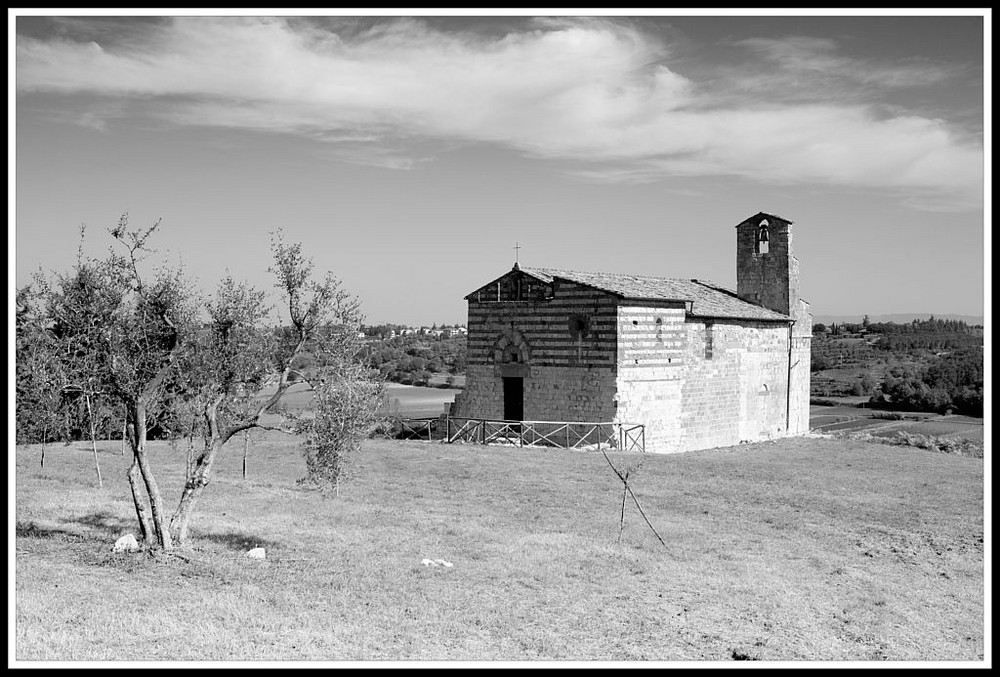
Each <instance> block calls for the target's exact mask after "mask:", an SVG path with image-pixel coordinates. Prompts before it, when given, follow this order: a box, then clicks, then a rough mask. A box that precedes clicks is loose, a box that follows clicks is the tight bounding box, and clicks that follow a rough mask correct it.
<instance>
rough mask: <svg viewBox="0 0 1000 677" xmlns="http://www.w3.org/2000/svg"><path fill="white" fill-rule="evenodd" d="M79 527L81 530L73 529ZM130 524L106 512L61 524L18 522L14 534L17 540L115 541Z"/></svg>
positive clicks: (76, 518) (65, 521)
mask: <svg viewBox="0 0 1000 677" xmlns="http://www.w3.org/2000/svg"><path fill="white" fill-rule="evenodd" d="M74 525H80V527H82V529H81V528H74ZM131 526H132V524H131V523H129V522H127V521H123V520H122V519H121V518H120V517H118V516H117V515H114V514H112V513H109V512H107V511H102V512H96V513H93V514H91V515H84V516H83V517H74V518H70V519H66V520H64V521H63V522H62V523H61V524H55V525H53V524H38V523H37V522H33V521H30V520H25V521H18V522H17V524H16V525H15V527H14V533H15V535H16V536H17V537H18V538H63V539H67V540H74V541H91V540H93V541H106V540H109V539H112V540H114V539H117V538H118V537H119V536H121V535H122V534H123V533H125V532H127V531H129V530H130V527H131Z"/></svg>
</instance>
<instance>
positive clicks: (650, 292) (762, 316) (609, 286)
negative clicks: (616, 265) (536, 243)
mask: <svg viewBox="0 0 1000 677" xmlns="http://www.w3.org/2000/svg"><path fill="white" fill-rule="evenodd" d="M520 270H521V272H522V273H526V274H528V275H531V276H532V277H534V278H537V279H538V280H540V281H542V282H545V283H551V282H552V281H553V280H554V279H555V278H559V279H562V280H569V281H570V282H576V283H578V284H584V285H587V286H589V287H594V288H595V289H600V290H602V291H606V292H609V293H611V294H615V295H617V296H620V297H621V298H623V299H631V300H643V301H676V302H687V303H690V304H691V309H690V311H689V312H690V314H691V315H696V316H699V317H717V318H733V319H746V320H784V321H788V320H790V319H791V318H790V317H789V316H787V315H783V314H781V313H776V312H774V311H773V310H768V309H767V308H764V307H762V306H758V305H756V304H754V303H749V302H748V301H744V300H743V299H741V298H740V297H739V296H737V295H736V292H734V291H733V290H731V289H727V288H726V287H723V286H722V285H720V284H716V283H714V282H709V281H707V280H686V279H679V278H670V277H650V276H645V275H627V274H624V273H586V272H581V271H576V270H559V269H556V268H527V267H521V268H520Z"/></svg>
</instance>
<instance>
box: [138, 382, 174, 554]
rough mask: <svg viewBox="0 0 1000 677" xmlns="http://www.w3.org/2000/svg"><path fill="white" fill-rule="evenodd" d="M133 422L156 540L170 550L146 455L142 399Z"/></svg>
mask: <svg viewBox="0 0 1000 677" xmlns="http://www.w3.org/2000/svg"><path fill="white" fill-rule="evenodd" d="M133 423H134V425H133V432H134V434H135V438H134V439H135V442H134V447H133V449H134V452H135V464H137V465H138V466H139V472H140V473H141V475H142V480H143V484H144V485H145V487H146V495H147V496H148V497H149V511H150V513H152V522H153V529H154V532H155V535H156V540H157V541H158V545H159V546H160V547H162V548H163V549H164V550H170V549H171V548H172V547H173V540H172V539H171V538H170V530H169V529H168V528H167V523H166V518H165V515H164V510H163V498H162V496H161V495H160V488H159V487H158V486H157V484H156V478H155V477H153V469H152V468H151V467H150V465H149V459H148V458H147V457H146V404H145V402H143V401H142V400H140V401H139V402H138V403H137V405H136V407H135V421H134V422H133Z"/></svg>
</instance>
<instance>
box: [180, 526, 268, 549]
mask: <svg viewBox="0 0 1000 677" xmlns="http://www.w3.org/2000/svg"><path fill="white" fill-rule="evenodd" d="M191 537H192V540H196V541H203V542H204V541H209V542H211V543H214V544H215V545H218V546H221V547H223V548H228V549H229V550H238V551H241V552H245V551H247V550H249V549H250V548H264V549H273V548H275V547H277V546H278V541H272V540H269V539H266V538H261V537H260V536H257V535H256V534H248V533H245V532H242V531H227V532H224V533H217V532H202V531H197V530H195V529H192V530H191Z"/></svg>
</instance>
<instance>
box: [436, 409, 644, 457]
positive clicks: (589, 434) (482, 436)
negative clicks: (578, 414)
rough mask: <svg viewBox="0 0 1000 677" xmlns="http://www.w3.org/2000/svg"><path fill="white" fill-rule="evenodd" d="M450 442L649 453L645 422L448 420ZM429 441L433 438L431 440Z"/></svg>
mask: <svg viewBox="0 0 1000 677" xmlns="http://www.w3.org/2000/svg"><path fill="white" fill-rule="evenodd" d="M445 432H446V435H445V437H444V439H445V441H447V442H472V443H475V444H508V445H512V446H518V447H526V446H546V447H558V448H560V449H590V448H596V449H614V450H617V451H641V452H644V451H645V450H646V428H645V426H644V425H643V424H641V423H617V422H601V423H593V422H589V421H501V420H491V419H482V418H451V417H449V418H448V419H447V420H446V431H445ZM428 439H429V438H428Z"/></svg>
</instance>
